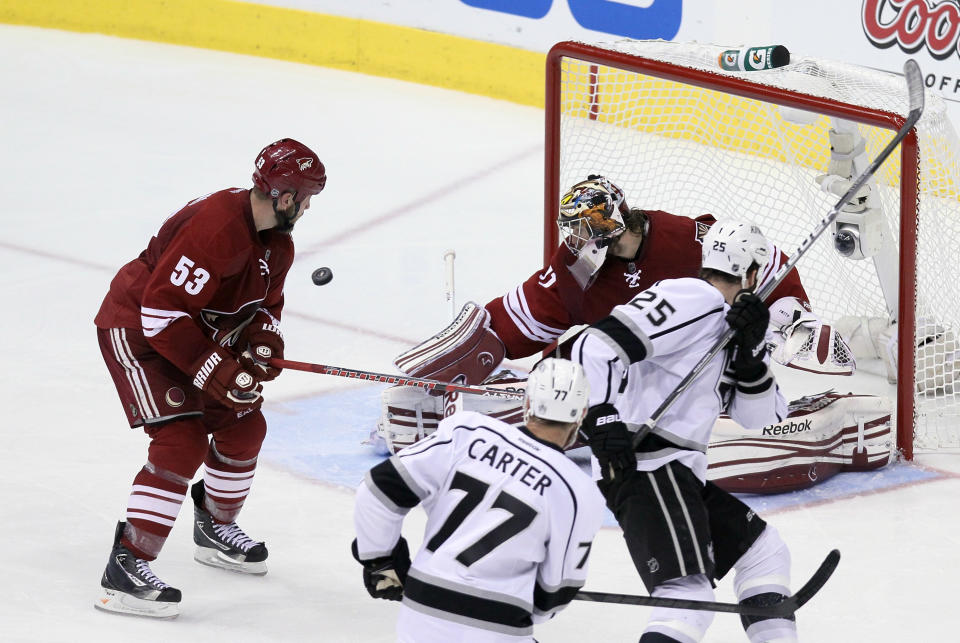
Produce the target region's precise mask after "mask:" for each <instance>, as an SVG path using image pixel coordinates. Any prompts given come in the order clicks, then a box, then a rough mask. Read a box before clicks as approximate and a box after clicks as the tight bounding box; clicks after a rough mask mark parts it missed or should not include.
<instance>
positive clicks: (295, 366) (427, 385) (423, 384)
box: [270, 357, 524, 399]
mask: <svg viewBox="0 0 960 643" xmlns="http://www.w3.org/2000/svg"><path fill="white" fill-rule="evenodd" d="M270 366H273V367H274V368H289V369H290V370H293V371H306V372H308V373H320V374H321V375H336V376H337V377H349V378H352V379H355V380H368V381H370V382H383V383H384V384H397V385H399V386H418V387H420V388H423V389H426V390H428V391H434V390H436V391H446V392H453V391H456V392H459V393H471V394H473V395H495V396H497V397H507V398H511V399H522V398H523V395H524V394H523V391H518V392H515V391H505V390H502V389H495V388H483V387H482V386H463V385H460V384H454V383H453V382H441V381H440V380H428V379H424V378H422V377H410V376H408V375H388V374H386V373H373V372H371V371H358V370H356V369H352V368H342V367H340V366H327V365H326V364H310V363H309V362H295V361H292V360H289V359H278V358H276V357H272V358H270Z"/></svg>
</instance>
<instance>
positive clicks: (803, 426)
mask: <svg viewBox="0 0 960 643" xmlns="http://www.w3.org/2000/svg"><path fill="white" fill-rule="evenodd" d="M811 428H812V427H811V426H810V420H804V421H803V422H784V423H783V424H773V425H771V426H765V427H763V434H764V435H788V434H790V433H803V432H804V431H809V430H810V429H811Z"/></svg>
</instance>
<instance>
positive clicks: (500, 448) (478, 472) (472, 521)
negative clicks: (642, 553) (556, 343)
mask: <svg viewBox="0 0 960 643" xmlns="http://www.w3.org/2000/svg"><path fill="white" fill-rule="evenodd" d="M588 396H589V387H588V385H587V379H586V375H585V374H584V372H583V369H582V368H581V367H580V365H578V364H575V363H573V362H570V361H568V360H561V359H553V358H548V359H545V360H543V361H541V362H540V363H538V364H537V366H536V367H535V368H534V370H533V372H531V373H530V379H529V380H528V382H527V389H526V397H525V400H524V421H525V425H526V426H525V427H522V428H517V427H514V426H512V425H509V424H506V423H504V422H501V421H499V420H496V419H494V418H490V417H487V416H485V415H481V414H479V413H474V412H463V413H456V414H454V415H452V416H450V417H448V418H446V419H444V420H443V421H442V422H440V425H439V427H438V428H437V431H436V432H435V433H433V434H432V435H430V436H429V437H428V438H426V439H425V440H422V441H420V442H418V443H417V444H416V445H414V446H412V447H409V448H406V449H403V450H401V451H400V452H399V453H397V454H396V455H394V456H393V457H391V458H390V459H388V460H385V461H384V462H382V463H380V464H378V465H377V466H375V467H374V468H373V469H371V470H370V472H369V473H368V474H367V476H366V479H365V480H364V482H363V484H362V485H361V486H360V488H359V489H358V490H357V500H356V510H355V515H354V523H355V527H356V531H357V538H356V540H354V542H353V555H354V557H355V558H356V559H357V560H358V561H359V562H360V563H361V564H362V565H363V568H364V569H363V579H364V584H365V585H366V587H367V591H368V592H369V593H370V595H371V596H373V597H374V598H385V599H389V600H401V599H402V601H403V604H402V605H401V608H400V614H399V618H398V622H397V633H398V640H400V641H417V642H418V643H423V642H426V643H431V642H436V643H449V642H452V641H470V642H471V643H473V642H477V643H484V642H490V643H492V642H499V641H510V642H513V641H532V640H533V639H532V633H533V624H534V623H539V622H542V621H545V620H547V619H549V618H551V617H552V616H553V615H554V614H555V613H556V612H558V611H559V610H561V609H562V608H563V607H565V606H566V605H567V603H569V602H570V601H571V600H572V599H573V596H574V595H575V594H576V592H577V590H578V589H579V588H580V587H582V586H583V584H584V582H585V580H586V577H587V562H588V558H589V555H590V548H591V546H592V543H593V538H594V536H595V535H596V532H597V530H598V529H599V528H600V525H601V522H602V518H603V498H602V497H601V495H600V493H599V492H598V490H597V487H596V485H595V484H594V482H593V481H592V480H591V479H590V477H589V476H587V475H586V474H585V473H584V472H583V471H581V470H580V469H579V467H578V466H577V465H576V464H575V463H574V462H573V461H571V460H570V459H568V458H567V457H566V456H565V455H564V453H563V449H564V447H566V446H568V445H569V444H571V443H572V442H573V440H574V438H575V437H576V432H577V428H578V427H579V425H580V422H581V420H582V419H583V417H584V415H585V413H586V409H587V399H588ZM420 503H423V507H424V509H425V510H426V512H427V518H428V519H427V527H426V531H425V534H424V544H423V547H422V548H421V549H420V551H419V552H418V553H417V555H416V558H415V559H414V560H413V563H412V565H411V562H410V557H409V552H408V549H407V543H406V540H405V539H404V538H403V537H402V536H401V535H400V528H401V524H402V522H403V518H404V515H405V514H406V512H407V511H409V510H410V509H411V508H412V507H414V506H416V505H417V504H420Z"/></svg>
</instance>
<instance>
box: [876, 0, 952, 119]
mask: <svg viewBox="0 0 960 643" xmlns="http://www.w3.org/2000/svg"><path fill="white" fill-rule="evenodd" d="M861 23H862V25H863V32H864V34H866V37H867V39H868V40H869V41H870V42H871V43H872V44H873V45H874V46H875V47H877V48H879V49H888V48H891V47H898V48H899V49H900V50H902V51H904V52H905V53H907V54H915V55H916V58H917V62H919V63H920V67H921V69H923V72H924V82H925V84H926V86H927V87H928V88H930V89H933V90H936V91H939V92H940V93H941V94H942V95H943V97H944V98H945V99H946V100H948V101H951V102H952V103H954V104H955V103H957V102H960V6H958V2H957V0H941V1H940V2H936V0H864V2H863V11H862V12H861ZM927 56H929V57H930V58H932V59H933V60H935V61H942V62H941V64H935V63H934V62H933V61H932V60H929V59H927V60H924V59H925V58H926V57H927ZM953 109H954V110H955V109H956V107H954V108H953Z"/></svg>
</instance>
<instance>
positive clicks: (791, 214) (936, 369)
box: [546, 41, 960, 453]
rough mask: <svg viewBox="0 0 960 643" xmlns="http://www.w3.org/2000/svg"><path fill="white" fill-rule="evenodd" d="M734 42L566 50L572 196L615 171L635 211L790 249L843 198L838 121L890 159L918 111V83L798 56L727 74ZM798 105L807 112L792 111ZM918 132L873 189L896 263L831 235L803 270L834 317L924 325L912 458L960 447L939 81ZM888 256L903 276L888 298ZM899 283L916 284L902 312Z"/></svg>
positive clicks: (905, 394) (950, 156)
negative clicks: (911, 90) (701, 222)
mask: <svg viewBox="0 0 960 643" xmlns="http://www.w3.org/2000/svg"><path fill="white" fill-rule="evenodd" d="M565 45H567V46H565ZM724 49H728V47H720V46H712V45H702V44H690V43H672V42H663V41H618V42H614V43H601V44H593V45H585V44H583V43H563V44H561V45H558V46H557V47H555V48H554V52H552V53H551V56H552V57H553V58H552V59H553V61H555V66H556V68H557V70H558V75H554V76H552V77H551V74H550V73H548V84H547V93H548V97H547V109H548V123H550V118H551V116H550V111H551V110H554V111H555V112H556V115H557V116H558V117H557V118H556V120H555V122H556V126H555V128H554V133H553V134H551V132H550V131H549V128H548V144H547V148H548V158H549V156H550V155H552V156H553V157H555V158H554V159H553V162H554V164H555V168H554V171H555V172H556V175H555V176H554V177H553V180H554V184H553V185H555V187H556V188H557V189H556V191H557V197H559V193H560V192H562V191H563V189H565V188H566V187H568V186H569V185H572V184H573V183H575V182H577V181H579V180H582V179H584V178H586V176H587V174H591V173H599V174H603V175H605V176H607V177H609V178H610V179H611V180H613V181H614V182H615V183H617V184H618V185H620V186H621V187H622V188H624V190H625V191H626V194H627V201H628V202H629V204H630V205H631V206H637V207H641V208H645V209H660V210H666V211H668V212H672V213H674V214H682V215H688V216H698V215H700V214H704V213H711V214H713V215H715V216H716V217H717V218H738V219H745V220H752V221H754V222H756V223H758V224H759V225H760V226H761V228H762V230H763V231H764V233H765V234H766V235H767V236H768V237H769V238H770V239H771V240H772V241H774V242H775V243H776V244H778V245H779V246H780V247H781V248H783V249H784V251H786V252H788V253H790V252H792V251H793V250H795V249H796V248H797V247H798V246H799V245H800V243H801V241H802V240H803V239H804V238H806V236H807V235H808V234H809V233H810V232H811V231H812V230H813V229H814V228H815V227H816V225H817V223H819V222H820V220H821V219H822V218H823V217H824V216H825V215H826V214H827V212H828V211H829V210H830V209H831V207H833V205H834V204H835V203H836V201H837V197H836V196H834V195H830V194H826V193H824V192H823V191H821V190H820V187H819V185H818V183H817V181H816V177H817V176H819V175H823V174H825V173H826V172H827V168H828V166H829V163H830V138H829V134H828V131H829V129H830V128H831V127H835V128H836V127H837V119H838V118H839V117H840V115H841V114H842V115H843V116H844V117H846V118H844V119H843V120H844V121H846V122H847V123H851V122H854V121H856V122H857V127H858V129H859V132H860V135H861V136H862V137H863V139H865V141H866V158H869V159H872V158H874V157H875V156H876V155H877V153H878V152H879V151H880V150H881V149H883V147H884V146H885V145H886V144H887V143H888V142H889V141H890V139H891V138H892V137H893V134H894V132H895V130H896V128H897V126H898V125H896V124H893V125H891V124H890V123H892V121H891V119H890V116H889V115H890V114H895V115H900V116H905V115H906V112H907V92H906V85H905V82H904V80H903V78H902V77H899V76H897V75H894V74H889V73H886V72H881V71H876V70H871V69H867V68H863V67H858V66H853V65H846V64H842V63H836V62H830V61H825V60H819V59H814V58H807V57H800V56H797V55H796V54H794V55H793V57H792V59H791V63H790V64H789V65H787V66H784V67H780V68H777V69H771V70H764V71H750V72H727V71H722V70H721V69H720V68H719V65H718V63H717V60H718V56H719V54H720V52H721V51H723V50H724ZM650 61H653V63H654V64H650ZM662 63H669V64H667V65H664V64H662ZM550 64H554V63H548V68H549V65H550ZM798 104H802V105H803V106H804V110H805V112H806V113H797V112H796V111H795V110H791V109H785V108H784V107H783V105H791V106H793V107H796V106H797V105H798ZM917 134H918V139H917V140H918V141H919V150H917V151H916V152H912V150H913V148H911V147H907V146H906V145H905V146H904V149H907V151H908V153H907V154H906V156H905V157H901V152H900V150H897V151H895V152H894V153H893V154H892V155H891V157H890V158H889V159H888V160H887V162H886V163H885V164H884V165H883V166H882V167H881V168H880V169H879V171H878V172H877V173H876V175H875V181H873V182H872V184H871V188H872V190H873V192H874V193H875V194H877V195H878V196H879V199H878V201H876V202H875V203H877V205H878V207H879V208H880V209H881V210H882V212H883V215H884V219H885V221H886V228H887V239H888V241H887V248H888V250H889V254H888V255H887V258H885V259H878V260H877V262H875V261H874V260H872V259H864V260H860V261H853V260H850V259H844V258H842V257H841V256H840V255H839V254H838V253H837V252H836V251H835V250H834V248H833V243H832V240H831V239H830V232H828V233H827V234H825V235H824V237H823V238H821V239H820V240H818V241H817V243H816V244H814V246H813V247H812V248H811V249H810V251H809V252H808V253H807V255H805V256H804V258H803V260H802V261H801V262H800V264H799V265H798V269H799V271H800V276H801V279H802V280H803V283H804V286H805V288H806V290H807V292H808V294H809V296H810V300H811V303H812V304H813V307H814V310H815V312H817V313H818V314H819V315H820V316H821V317H822V318H824V319H826V320H839V319H840V318H842V317H864V318H883V319H888V318H889V317H890V314H889V311H890V310H893V311H897V313H895V314H899V317H900V326H901V327H909V326H910V325H914V326H915V333H914V335H915V337H914V340H913V343H914V345H918V344H919V348H918V349H917V350H916V351H915V353H916V355H915V358H914V359H913V362H914V363H913V364H912V365H910V364H907V365H903V364H901V365H900V367H899V370H900V381H901V383H903V382H906V381H909V379H911V378H909V377H905V376H904V375H905V374H906V373H908V372H912V373H913V376H914V378H915V385H914V386H913V387H910V386H909V385H908V386H906V387H905V386H900V387H899V389H900V390H899V391H898V408H899V409H901V411H900V413H899V422H900V424H901V425H904V424H911V425H912V426H913V431H912V432H911V431H909V429H905V428H904V427H903V426H901V427H900V431H901V439H900V446H901V448H906V450H907V451H908V453H909V450H910V449H911V448H916V449H944V448H958V447H960V426H958V425H960V390H958V389H960V382H958V383H957V386H954V379H955V378H960V368H957V367H955V366H954V365H955V363H956V361H957V360H958V359H960V354H958V352H957V351H958V347H957V339H956V333H957V332H958V328H960V268H958V266H957V260H956V255H957V250H958V249H960V201H958V197H960V192H958V184H957V182H958V181H960V159H958V153H960V148H958V143H957V136H956V133H955V131H954V130H953V127H952V126H951V124H950V122H949V119H948V117H947V114H946V109H945V106H944V104H943V101H942V100H941V99H940V98H939V97H938V96H936V95H934V94H932V93H930V92H928V94H927V97H926V106H925V111H924V114H923V117H922V118H921V120H920V122H919V124H918V126H917ZM911 152H912V153H911ZM917 174H918V176H919V180H918V181H917V182H912V181H911V179H910V177H912V176H916V175H917ZM904 177H906V181H905V179H904ZM549 180H550V177H549V170H548V184H549ZM914 185H916V186H917V190H916V194H914V190H913V186H914ZM548 191H549V188H548ZM903 195H906V196H907V197H908V198H907V199H903V198H902V196H903ZM549 197H550V194H548V204H547V214H546V216H547V217H549V218H551V219H552V217H553V214H552V213H551V207H553V206H555V202H554V203H553V204H551V203H549V200H550V199H549ZM874 198H876V197H874ZM552 212H553V213H555V212H556V210H555V207H554V209H553V210H552ZM901 220H903V227H901ZM902 230H906V232H905V233H902ZM550 242H551V243H552V242H553V240H550ZM901 245H903V247H904V248H905V250H906V252H907V255H908V256H907V261H904V262H901V261H899V259H898V256H899V252H900V248H901ZM875 263H879V264H880V269H879V272H880V274H882V273H883V272H884V270H886V271H887V272H888V274H887V276H886V278H884V281H885V283H886V293H885V291H884V287H882V286H881V277H878V267H877V265H875ZM914 274H915V285H912V283H911V282H913V281H914V277H913V275H914ZM890 275H892V277H891V276H890ZM891 281H892V286H891ZM898 282H900V283H902V284H903V285H904V287H905V288H907V291H906V295H905V297H904V298H905V300H906V301H905V304H906V305H905V306H900V307H899V310H898V298H897V294H896V293H897V283H898ZM894 336H896V333H894ZM907 368H910V369H911V370H910V371H907V370H905V369H907ZM911 389H912V390H911Z"/></svg>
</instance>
